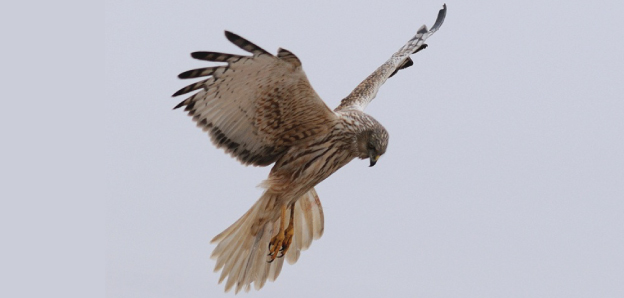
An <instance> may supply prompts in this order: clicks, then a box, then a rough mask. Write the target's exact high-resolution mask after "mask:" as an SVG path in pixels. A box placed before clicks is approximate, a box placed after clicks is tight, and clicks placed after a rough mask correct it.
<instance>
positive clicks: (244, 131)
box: [173, 4, 446, 292]
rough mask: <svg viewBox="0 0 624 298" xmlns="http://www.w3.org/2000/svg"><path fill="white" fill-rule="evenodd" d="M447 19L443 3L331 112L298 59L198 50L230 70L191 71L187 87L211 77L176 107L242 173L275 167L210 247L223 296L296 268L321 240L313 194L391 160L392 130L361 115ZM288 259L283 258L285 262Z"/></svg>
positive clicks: (236, 39) (249, 47)
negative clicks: (363, 164)
mask: <svg viewBox="0 0 624 298" xmlns="http://www.w3.org/2000/svg"><path fill="white" fill-rule="evenodd" d="M445 16H446V4H445V5H444V6H443V8H442V9H441V10H440V12H439V13H438V17H437V19H436V21H435V24H434V25H433V27H432V28H431V29H430V30H427V26H425V25H423V26H422V27H420V29H418V31H417V34H416V36H414V37H413V38H412V39H410V40H409V41H408V42H407V44H405V45H404V46H403V47H401V49H399V50H398V51H397V52H396V53H394V55H392V56H391V57H390V59H388V61H386V62H385V63H384V64H383V65H381V66H380V67H379V68H377V70H375V72H373V73H372V74H371V75H370V76H368V78H366V79H365V80H364V81H363V82H362V83H360V84H359V85H358V86H357V87H356V88H355V90H353V92H351V94H349V95H348V96H347V97H346V98H344V99H343V100H342V101H341V103H340V105H339V106H338V107H337V108H336V109H334V110H331V109H330V108H329V107H327V105H326V104H325V103H324V102H323V100H321V98H320V97H319V96H318V95H317V94H316V92H315V91H314V89H312V86H310V82H308V79H307V78H306V75H305V73H304V71H303V69H302V66H301V61H300V60H299V58H297V56H295V55H294V54H293V53H291V52H289V51H287V50H285V49H281V48H280V49H278V51H277V56H274V55H272V54H271V53H269V52H267V51H265V50H263V49H262V48H260V47H258V46H257V45H255V44H253V43H251V42H249V41H247V40H245V39H244V38H242V37H240V36H238V35H236V34H234V33H231V32H227V31H226V32H225V36H226V38H227V39H228V40H229V41H231V42H232V43H233V44H235V45H237V46H238V47H240V48H241V49H243V50H245V51H247V52H250V53H251V54H252V55H251V56H240V55H233V54H223V53H215V52H194V53H192V54H191V56H192V57H193V58H195V59H199V60H206V61H212V62H223V63H225V65H219V66H214V67H207V68H199V69H193V70H189V71H186V72H183V73H181V74H180V75H179V77H180V78H181V79H189V78H199V77H207V78H205V79H202V80H201V81H199V82H195V83H193V84H190V85H188V86H186V87H184V88H182V89H180V90H179V91H178V92H176V93H175V94H173V96H178V95H182V94H186V93H189V92H191V91H195V90H199V92H197V93H195V94H193V95H192V96H190V97H188V98H187V99H185V100H184V101H182V102H181V103H180V104H178V105H177V106H176V107H175V109H177V108H180V107H184V110H185V111H187V112H188V114H189V115H190V116H192V117H193V121H195V122H196V123H197V126H199V127H201V128H202V129H203V130H204V131H207V132H208V134H209V135H210V138H211V140H212V142H213V143H214V144H215V145H216V146H217V147H219V148H224V150H225V151H226V152H227V153H229V154H230V155H232V156H233V157H235V158H236V159H238V160H239V161H240V162H241V163H242V164H244V165H254V166H268V165H270V164H274V165H273V168H272V169H271V172H270V174H269V177H268V179H267V180H265V181H264V182H263V184H262V185H263V187H264V188H265V191H264V193H263V195H262V196H261V197H260V199H258V201H257V202H256V203H255V204H254V205H253V206H252V207H251V209H249V211H247V213H245V214H244V215H243V216H242V217H241V218H240V219H238V220H237V221H236V222H235V223H234V224H232V225H231V226H230V227H229V228H227V229H225V231H223V232H222V233H221V234H219V235H217V236H216V237H214V239H212V242H213V243H217V247H216V248H215V250H214V252H213V253H212V257H213V258H215V259H216V262H217V263H216V266H215V271H218V270H222V273H221V278H220V280H219V282H222V281H223V280H224V279H225V278H226V277H227V278H228V280H227V283H226V286H225V290H226V291H229V290H230V289H231V288H232V287H233V286H234V285H236V292H238V291H240V290H241V289H243V288H244V289H245V290H246V291H249V289H250V287H251V283H253V284H254V287H255V288H256V289H260V288H262V286H263V285H264V284H265V282H266V280H267V279H269V280H271V281H273V280H275V279H276V278H277V276H278V275H279V274H280V271H281V268H282V265H283V263H284V259H286V260H287V261H288V262H289V263H290V264H293V263H295V262H296V261H297V259H298V258H299V254H300V252H301V251H302V250H305V249H307V248H308V247H309V246H310V244H311V243H312V240H313V239H318V238H320V237H321V235H322V234H323V209H322V207H321V202H320V201H319V197H318V195H317V194H316V191H315V190H314V186H316V185H317V184H318V183H320V182H321V181H323V180H324V179H325V178H327V177H329V176H330V175H331V174H333V173H334V172H335V171H337V170H338V169H339V168H341V167H342V166H344V165H346V164H347V163H349V162H350V161H351V160H353V159H355V158H360V159H369V160H370V166H371V167H372V166H374V165H375V163H376V162H377V161H378V159H379V157H380V156H381V155H383V154H384V153H385V152H386V147H387V146H388V132H387V131H386V129H385V128H384V127H383V126H382V125H381V124H380V123H379V122H377V120H375V119H374V118H373V117H371V116H369V115H368V114H365V113H364V109H365V108H366V106H367V105H368V103H370V102H371V100H373V98H375V95H376V94H377V91H378V90H379V88H380V87H381V85H382V84H383V83H384V82H385V81H386V80H387V79H388V78H390V77H392V76H393V75H394V74H396V73H397V71H399V70H401V69H404V68H407V67H409V66H411V65H412V64H413V62H412V60H411V58H410V55H411V54H414V53H416V52H418V51H420V50H422V49H424V48H425V47H426V46H427V45H426V44H425V40H426V39H427V38H428V37H429V36H431V35H432V34H433V33H435V32H436V31H437V30H438V29H439V28H440V26H441V25H442V23H443V22H444V18H445ZM284 256H285V258H283V257H284Z"/></svg>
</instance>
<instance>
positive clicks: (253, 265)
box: [211, 188, 323, 293]
mask: <svg viewBox="0 0 624 298" xmlns="http://www.w3.org/2000/svg"><path fill="white" fill-rule="evenodd" d="M275 201H276V200H275V197H274V195H271V194H270V193H268V192H265V193H264V194H263V195H262V197H260V199H258V201H257V202H256V203H255V204H254V205H253V206H252V207H251V209H249V211H247V213H245V214H244V215H243V216H242V217H241V218H240V219H238V220H237V221H236V222H235V223H234V224H232V225H231V226H230V227H229V228H227V229H225V231H223V232H221V234H219V235H217V236H215V237H214V238H213V239H212V243H217V247H216V248H215V250H214V251H213V252H212V255H211V258H213V259H216V260H217V264H216V265H215V272H217V271H219V270H222V272H221V277H220V278H219V283H221V282H222V281H223V280H224V279H225V278H226V277H228V280H227V282H226V284H225V291H226V292H227V291H229V290H230V289H231V288H232V287H233V286H234V285H236V290H235V292H236V293H238V291H240V290H241V289H242V288H245V291H249V289H250V288H251V283H254V288H256V290H258V289H260V288H262V286H264V284H265V282H266V280H267V279H269V280H270V281H274V280H275V279H276V278H277V277H278V276H279V274H280V271H281V270H282V265H283V264H284V259H286V260H287V261H288V263H289V264H294V263H295V262H297V259H299V255H300V253H301V251H302V250H305V249H307V248H308V247H310V244H311V243H312V240H313V239H318V238H320V237H321V235H322V234H323V208H322V206H321V201H320V200H319V197H318V195H317V194H316V191H315V190H314V188H312V189H310V190H309V191H308V192H307V193H306V194H304V195H303V196H302V197H301V198H299V200H297V201H296V203H295V204H294V206H293V207H291V208H295V210H294V217H293V218H294V236H293V239H292V243H291V245H290V248H289V249H288V251H287V252H286V256H285V257H284V258H278V259H275V261H274V262H271V263H269V262H268V261H269V257H268V256H267V255H268V253H269V248H268V247H269V241H270V240H271V238H272V237H273V236H275V235H276V234H277V233H278V232H279V231H278V230H279V226H280V220H281V219H280V217H279V216H277V217H276V216H274V214H279V213H280V211H279V210H280V207H279V206H271V205H273V204H275ZM285 220H286V222H285V223H284V227H285V226H287V225H288V224H289V221H290V219H289V217H288V216H287V217H286V219H285Z"/></svg>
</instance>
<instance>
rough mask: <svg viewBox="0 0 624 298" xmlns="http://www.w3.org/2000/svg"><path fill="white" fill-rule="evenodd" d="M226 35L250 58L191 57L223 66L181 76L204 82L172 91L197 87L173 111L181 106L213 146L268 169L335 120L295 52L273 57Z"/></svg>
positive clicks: (199, 54) (206, 54)
mask: <svg viewBox="0 0 624 298" xmlns="http://www.w3.org/2000/svg"><path fill="white" fill-rule="evenodd" d="M225 36H226V37H227V39H228V40H230V41H231V42H232V43H234V44H235V45H237V46H238V47H240V48H241V49H243V50H245V51H248V52H250V53H252V54H253V55H252V56H239V55H232V54H223V53H215V52H194V53H192V54H191V56H192V57H193V58H195V59H199V60H207V61H213V62H225V63H226V65H220V66H215V67H207V68H200V69H193V70H189V71H186V72H183V73H181V74H180V75H179V77H180V78H181V79H188V78H199V77H208V78H206V79H204V80H202V81H199V82H196V83H193V84H190V85H188V86H186V87H184V88H182V89H180V90H179V91H178V92H176V93H174V94H173V96H178V95H182V94H186V93H188V92H191V91H195V90H198V89H199V92H197V93H195V94H194V95H192V96H191V97H189V98H187V99H185V100H184V101H182V102H181V103H180V104H178V105H177V106H176V107H175V108H174V109H177V108H180V107H185V109H184V110H185V111H188V114H189V115H190V116H192V117H193V121H195V122H197V126H199V127H201V128H202V129H203V130H204V131H207V132H208V133H209V135H210V138H211V139H212V142H213V143H214V144H215V145H216V146H217V147H219V148H224V149H225V151H226V152H228V153H229V154H231V155H232V156H233V157H235V158H237V159H238V160H239V161H240V162H241V163H243V164H245V165H250V164H251V165H256V166H266V165H269V164H271V163H273V162H274V161H275V160H276V159H277V158H278V157H279V156H280V155H281V154H282V153H283V152H284V151H285V150H287V149H288V148H289V147H290V146H292V145H293V144H296V143H297V142H300V141H302V140H304V139H306V138H308V137H310V136H313V135H315V134H318V133H322V132H324V130H326V129H327V123H328V122H329V121H331V120H333V119H334V117H336V116H335V114H334V113H333V112H332V111H331V110H330V109H329V108H328V107H327V105H325V103H324V102H323V101H322V100H321V99H320V98H319V96H318V95H317V94H316V92H315V91H314V89H312V86H310V83H309V82H308V79H307V77H306V75H305V73H304V72H303V70H302V68H301V62H300V61H299V59H298V58H297V57H296V56H295V55H294V54H292V53H291V52H289V51H287V50H284V49H279V50H278V54H277V56H273V55H272V54H270V53H269V52H267V51H265V50H263V49H261V48H260V47H258V46H256V45H255V44H253V43H251V42H249V41H247V40H245V39H243V38H241V37H240V36H238V35H236V34H234V33H231V32H227V31H226V32H225Z"/></svg>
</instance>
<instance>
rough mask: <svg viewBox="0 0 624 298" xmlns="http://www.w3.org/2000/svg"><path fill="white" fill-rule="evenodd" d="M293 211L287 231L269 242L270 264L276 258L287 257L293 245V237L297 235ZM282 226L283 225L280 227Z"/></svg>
mask: <svg viewBox="0 0 624 298" xmlns="http://www.w3.org/2000/svg"><path fill="white" fill-rule="evenodd" d="M293 211H294V210H291V214H290V222H289V223H288V227H286V229H283V230H280V231H279V232H278V233H277V235H275V237H273V238H271V241H270V242H269V254H268V256H269V261H268V262H269V263H271V262H273V261H274V260H275V258H281V257H283V256H285V255H286V252H287V251H288V248H290V244H291V243H292V239H293V235H295V228H294V225H293V221H294V220H293V213H294V212H293ZM280 226H281V225H280Z"/></svg>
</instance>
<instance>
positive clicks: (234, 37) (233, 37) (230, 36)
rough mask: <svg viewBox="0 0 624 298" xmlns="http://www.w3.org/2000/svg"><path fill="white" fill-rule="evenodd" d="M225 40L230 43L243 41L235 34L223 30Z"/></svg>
mask: <svg viewBox="0 0 624 298" xmlns="http://www.w3.org/2000/svg"><path fill="white" fill-rule="evenodd" d="M225 38H227V39H228V40H229V41H230V42H232V43H236V42H235V40H239V39H243V38H241V37H240V36H238V35H237V34H234V33H232V32H230V31H227V30H225Z"/></svg>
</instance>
